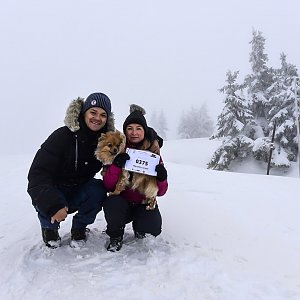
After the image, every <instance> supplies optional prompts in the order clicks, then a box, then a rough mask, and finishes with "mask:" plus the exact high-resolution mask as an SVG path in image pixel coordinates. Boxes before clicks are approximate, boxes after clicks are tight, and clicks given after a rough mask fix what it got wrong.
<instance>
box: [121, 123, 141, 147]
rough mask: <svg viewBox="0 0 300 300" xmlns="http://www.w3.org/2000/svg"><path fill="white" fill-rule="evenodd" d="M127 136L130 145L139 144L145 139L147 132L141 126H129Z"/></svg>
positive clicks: (126, 131)
mask: <svg viewBox="0 0 300 300" xmlns="http://www.w3.org/2000/svg"><path fill="white" fill-rule="evenodd" d="M125 135H126V138H127V140H128V141H129V143H130V144H138V143H139V142H141V141H142V140H143V139H144V137H145V130H144V128H143V126H142V125H140V124H129V125H127V127H126V130H125Z"/></svg>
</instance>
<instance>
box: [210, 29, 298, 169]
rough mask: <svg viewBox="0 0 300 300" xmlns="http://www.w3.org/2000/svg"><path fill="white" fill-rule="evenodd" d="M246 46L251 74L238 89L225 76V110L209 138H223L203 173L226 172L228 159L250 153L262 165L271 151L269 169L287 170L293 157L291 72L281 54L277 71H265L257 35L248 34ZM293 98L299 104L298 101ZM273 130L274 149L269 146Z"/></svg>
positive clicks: (230, 77)
mask: <svg viewBox="0 0 300 300" xmlns="http://www.w3.org/2000/svg"><path fill="white" fill-rule="evenodd" d="M250 43H251V45H252V49H251V53H250V59H249V61H250V63H251V68H252V74H250V75H247V76H246V77H245V80H244V83H243V84H242V85H241V86H239V85H238V84H237V83H236V79H237V72H235V73H231V72H228V73H227V79H226V82H227V85H226V86H225V87H223V88H222V89H221V91H222V92H223V93H225V95H226V96H225V106H224V109H223V111H222V113H221V114H220V116H219V117H218V124H217V131H216V133H215V134H214V135H213V136H212V138H220V137H225V138H224V140H223V144H222V146H221V147H220V148H219V149H217V151H216V152H215V154H214V156H213V158H212V160H211V161H210V163H209V164H208V167H209V168H214V169H218V170H223V169H226V168H229V165H230V162H231V161H232V160H233V159H235V158H237V157H240V158H243V157H246V154H247V155H248V154H250V153H252V155H253V157H254V158H255V159H258V160H262V161H265V162H267V161H268V159H269V155H270V149H271V147H272V148H273V147H274V150H273V151H272V159H271V166H273V167H289V165H290V161H292V160H295V158H296V155H297V152H298V145H297V142H298V141H297V133H296V116H297V115H298V116H299V111H296V110H295V93H296V92H295V82H296V89H297V90H298V91H299V90H300V87H299V77H298V73H297V68H296V67H295V66H294V65H292V64H289V63H287V60H286V55H285V54H281V57H280V59H281V68H280V69H274V68H269V67H267V61H268V56H267V54H266V53H265V52H264V48H265V38H264V37H263V36H262V33H261V32H259V31H253V38H252V41H251V42H250ZM241 88H242V89H241ZM242 91H243V93H242ZM298 93H299V92H298ZM243 95H246V96H243ZM297 98H298V100H297V101H298V103H299V95H298V97H297ZM298 107H299V105H298ZM298 110H299V109H298ZM274 126H275V130H276V131H275V132H274V143H271V138H272V134H273V130H274ZM240 148H241V149H240Z"/></svg>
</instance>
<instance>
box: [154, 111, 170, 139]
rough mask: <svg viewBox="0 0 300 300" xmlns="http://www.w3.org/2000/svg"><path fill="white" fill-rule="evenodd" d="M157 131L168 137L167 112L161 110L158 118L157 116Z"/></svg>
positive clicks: (164, 137)
mask: <svg viewBox="0 0 300 300" xmlns="http://www.w3.org/2000/svg"><path fill="white" fill-rule="evenodd" d="M156 129H157V133H158V134H159V135H160V136H161V137H162V138H163V139H165V140H166V139H167V131H168V126H167V119H166V117H165V114H164V112H163V111H161V112H160V114H159V116H158V118H157V127H156Z"/></svg>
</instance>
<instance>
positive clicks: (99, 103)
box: [81, 93, 111, 116]
mask: <svg viewBox="0 0 300 300" xmlns="http://www.w3.org/2000/svg"><path fill="white" fill-rule="evenodd" d="M92 107H100V108H103V109H104V110H105V111H106V113H107V115H108V116H109V115H110V113H111V102H110V99H109V98H108V97H107V96H106V95H105V94H103V93H93V94H90V95H89V96H88V97H87V98H86V99H85V101H84V104H83V106H82V110H81V112H82V114H84V113H85V112H86V111H87V110H88V109H90V108H92Z"/></svg>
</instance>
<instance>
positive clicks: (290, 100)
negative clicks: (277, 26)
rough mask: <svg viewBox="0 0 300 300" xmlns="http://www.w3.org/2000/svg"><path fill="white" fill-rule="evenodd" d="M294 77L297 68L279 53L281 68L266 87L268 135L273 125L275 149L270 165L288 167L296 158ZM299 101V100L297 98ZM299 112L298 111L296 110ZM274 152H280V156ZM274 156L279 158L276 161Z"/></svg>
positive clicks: (295, 76)
mask: <svg viewBox="0 0 300 300" xmlns="http://www.w3.org/2000/svg"><path fill="white" fill-rule="evenodd" d="M295 78H297V69H296V67H295V66H294V65H292V64H289V63H287V61H286V55H285V54H284V53H282V54H281V68H280V69H279V70H277V73H276V74H275V75H274V79H273V81H274V83H273V84H272V85H271V86H270V87H269V88H268V90H267V92H268V94H269V107H270V109H269V111H268V120H269V129H270V130H269V136H270V135H271V131H272V128H273V127H274V126H275V128H276V131H275V143H274V146H275V149H274V150H275V151H274V154H273V156H274V159H273V160H272V165H273V166H277V167H289V166H290V161H293V160H295V159H296V156H297V152H298V143H297V140H296V135H297V128H296V111H295V90H294V89H295V86H294V84H295ZM296 88H297V90H299V81H298V80H296ZM298 101H299V100H298ZM298 114H299V112H298ZM276 154H280V157H279V156H277V155H276ZM275 157H277V158H280V159H279V160H278V161H276V160H275Z"/></svg>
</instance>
